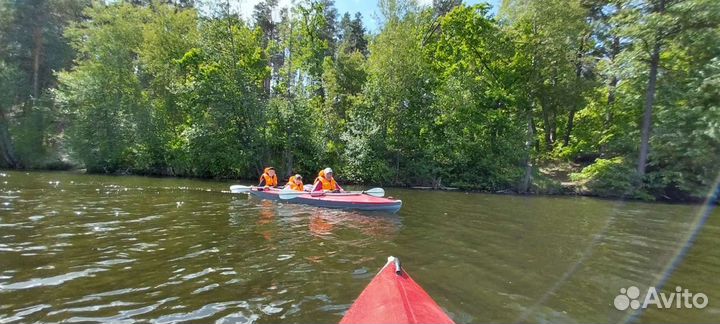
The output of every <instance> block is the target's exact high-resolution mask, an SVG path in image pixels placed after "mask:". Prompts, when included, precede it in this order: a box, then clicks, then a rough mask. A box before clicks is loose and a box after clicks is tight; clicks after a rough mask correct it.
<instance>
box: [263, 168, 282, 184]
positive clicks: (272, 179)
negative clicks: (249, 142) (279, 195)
mask: <svg viewBox="0 0 720 324" xmlns="http://www.w3.org/2000/svg"><path fill="white" fill-rule="evenodd" d="M269 170H270V168H265V172H264V173H263V174H262V175H261V176H260V182H262V180H263V179H265V186H266V187H277V185H278V179H277V175H274V176H272V177H271V176H270V175H269V174H268V171H269Z"/></svg>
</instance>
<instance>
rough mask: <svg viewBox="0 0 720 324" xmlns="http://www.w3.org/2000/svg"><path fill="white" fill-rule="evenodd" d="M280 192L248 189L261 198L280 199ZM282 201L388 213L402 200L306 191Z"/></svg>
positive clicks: (400, 203) (393, 210) (397, 208)
mask: <svg viewBox="0 0 720 324" xmlns="http://www.w3.org/2000/svg"><path fill="white" fill-rule="evenodd" d="M280 192H281V191H280V190H277V189H267V190H257V189H253V190H251V191H250V194H252V195H254V196H257V197H260V198H262V199H269V200H280ZM282 201H283V202H286V203H293V204H305V205H311V206H318V207H325V208H339V209H354V210H364V211H384V212H390V213H395V212H397V211H398V210H400V207H402V201H400V200H393V199H388V198H380V197H373V196H370V195H366V194H362V195H361V194H357V195H351V196H343V195H332V194H328V195H321V196H313V195H311V194H310V193H308V194H307V195H301V196H298V197H295V198H293V199H288V200H282Z"/></svg>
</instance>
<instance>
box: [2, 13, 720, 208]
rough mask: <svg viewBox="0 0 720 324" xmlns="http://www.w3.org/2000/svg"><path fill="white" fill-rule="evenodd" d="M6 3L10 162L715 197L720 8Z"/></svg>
mask: <svg viewBox="0 0 720 324" xmlns="http://www.w3.org/2000/svg"><path fill="white" fill-rule="evenodd" d="M377 7H378V8H377V11H378V17H375V19H377V20H378V29H377V30H376V31H369V30H367V28H366V26H364V24H363V17H362V16H361V15H360V14H359V13H341V12H338V10H337V8H336V7H335V4H334V1H333V0H303V1H296V2H294V4H293V5H292V7H289V8H287V7H281V6H280V5H279V4H278V1H277V0H264V1H262V2H260V3H259V4H257V5H256V6H255V8H254V11H253V14H252V16H251V17H249V18H245V17H244V16H242V15H240V14H239V13H238V12H237V10H235V9H234V7H233V5H232V3H231V2H228V1H223V0H218V1H203V2H201V1H199V0H198V1H193V0H153V1H150V0H129V1H91V0H0V152H1V154H0V167H2V168H6V169H68V168H80V169H86V170H87V172H91V173H109V174H139V175H158V176H188V177H205V178H218V179H224V178H237V179H257V176H258V175H259V174H260V173H261V170H262V169H263V167H265V166H268V165H273V166H275V168H276V169H278V171H279V174H280V175H281V176H282V177H287V176H289V175H290V174H294V173H301V174H303V175H305V176H306V177H307V178H309V179H312V178H313V175H314V174H315V173H316V172H317V171H318V170H320V169H321V168H324V167H326V166H330V167H332V168H333V169H335V170H336V171H335V172H336V174H337V178H338V179H339V180H341V181H343V182H346V183H355V184H377V185H390V186H429V187H434V188H443V187H458V188H462V189H467V190H480V191H489V192H514V193H539V194H557V193H572V194H578V193H580V194H589V195H597V196H605V197H618V198H632V199H646V200H654V199H661V200H675V201H687V200H698V199H702V198H703V197H704V196H706V195H707V194H708V191H709V190H710V189H711V187H712V186H713V185H714V184H715V182H716V179H717V175H718V171H719V170H720V168H719V167H718V166H720V1H716V0H504V1H503V2H502V5H501V7H500V8H499V10H498V12H497V14H494V13H491V10H490V6H489V5H488V4H476V5H468V4H464V3H462V1H460V0H434V1H433V2H432V4H431V5H420V4H418V3H417V2H415V1H412V0H380V1H379V2H378V4H377Z"/></svg>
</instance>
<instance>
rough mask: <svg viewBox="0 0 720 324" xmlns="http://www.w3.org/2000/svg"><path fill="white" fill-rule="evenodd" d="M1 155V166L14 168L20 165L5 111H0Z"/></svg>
mask: <svg viewBox="0 0 720 324" xmlns="http://www.w3.org/2000/svg"><path fill="white" fill-rule="evenodd" d="M0 156H2V160H0V166H2V167H8V168H13V169H16V168H19V167H20V163H19V162H18V160H17V157H16V156H15V147H14V146H13V143H12V138H11V137H10V132H9V130H8V121H7V118H5V113H4V112H2V111H0Z"/></svg>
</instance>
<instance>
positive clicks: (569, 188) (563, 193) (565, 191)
mask: <svg viewBox="0 0 720 324" xmlns="http://www.w3.org/2000/svg"><path fill="white" fill-rule="evenodd" d="M5 171H12V172H64V173H76V174H83V175H101V176H111V177H126V176H129V177H147V178H158V179H160V178H175V179H188V180H202V181H212V182H231V181H250V182H251V181H255V179H247V178H211V177H190V176H176V175H159V174H142V173H125V172H123V173H99V172H88V171H87V170H86V169H82V168H71V169H64V170H59V169H7V168H0V172H5ZM568 184H569V183H566V182H563V183H562V187H561V188H562V190H559V191H554V192H529V193H519V192H516V191H514V190H512V189H504V190H497V191H491V190H481V189H472V188H462V187H445V186H443V187H440V188H433V187H431V186H398V185H382V186H381V187H383V188H396V189H407V190H417V191H437V192H456V193H482V194H491V195H505V196H526V197H532V196H538V197H588V198H596V199H602V200H606V201H618V202H643V203H663V204H674V205H675V204H676V205H702V204H704V202H705V201H706V200H707V199H706V198H705V199H699V198H698V199H691V200H673V199H666V198H665V199H661V198H658V197H656V199H655V200H644V199H639V198H633V197H613V196H600V195H594V194H592V193H583V192H578V191H575V190H577V189H576V187H575V185H574V183H573V184H572V185H568ZM345 185H350V186H378V185H377V184H376V185H373V184H368V183H345ZM717 189H718V191H720V188H717ZM718 194H719V193H715V195H716V196H718ZM719 203H720V201H718V200H715V205H718V204H719Z"/></svg>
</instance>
